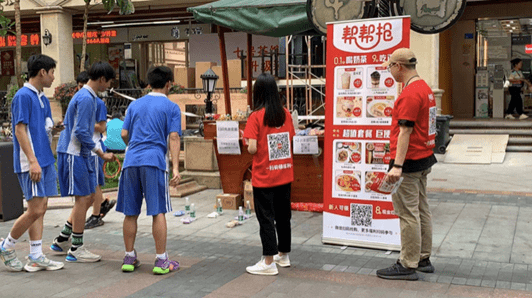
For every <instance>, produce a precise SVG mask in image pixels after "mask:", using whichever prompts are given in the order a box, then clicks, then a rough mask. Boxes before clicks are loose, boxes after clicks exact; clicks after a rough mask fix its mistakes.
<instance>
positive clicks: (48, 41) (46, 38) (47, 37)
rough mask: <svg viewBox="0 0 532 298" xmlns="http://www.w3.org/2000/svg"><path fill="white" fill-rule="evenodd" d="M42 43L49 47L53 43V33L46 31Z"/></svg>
mask: <svg viewBox="0 0 532 298" xmlns="http://www.w3.org/2000/svg"><path fill="white" fill-rule="evenodd" d="M42 43H44V45H45V46H49V45H50V44H51V43H52V33H50V31H48V29H44V35H43V36H42Z"/></svg>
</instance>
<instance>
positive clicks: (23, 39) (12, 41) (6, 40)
mask: <svg viewBox="0 0 532 298" xmlns="http://www.w3.org/2000/svg"><path fill="white" fill-rule="evenodd" d="M40 43H41V37H40V36H39V34H38V33H33V34H22V35H21V36H20V45H21V46H23V47H28V46H38V45H40ZM16 46H17V37H16V36H14V35H8V36H0V48H4V47H16Z"/></svg>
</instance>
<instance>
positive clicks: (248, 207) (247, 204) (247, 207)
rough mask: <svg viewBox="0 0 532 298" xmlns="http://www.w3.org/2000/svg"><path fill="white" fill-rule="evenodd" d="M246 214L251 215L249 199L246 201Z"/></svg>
mask: <svg viewBox="0 0 532 298" xmlns="http://www.w3.org/2000/svg"><path fill="white" fill-rule="evenodd" d="M246 215H248V216H249V215H251V204H250V203H249V200H248V201H246Z"/></svg>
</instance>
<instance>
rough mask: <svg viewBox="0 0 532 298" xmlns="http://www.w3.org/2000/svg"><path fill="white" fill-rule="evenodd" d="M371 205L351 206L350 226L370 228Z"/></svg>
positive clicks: (371, 220)
mask: <svg viewBox="0 0 532 298" xmlns="http://www.w3.org/2000/svg"><path fill="white" fill-rule="evenodd" d="M372 223H373V205H363V204H351V225H353V226H363V227H371V224H372Z"/></svg>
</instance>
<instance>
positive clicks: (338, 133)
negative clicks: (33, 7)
mask: <svg viewBox="0 0 532 298" xmlns="http://www.w3.org/2000/svg"><path fill="white" fill-rule="evenodd" d="M409 46H410V18H409V17H393V18H379V19H372V20H367V19H366V20H362V21H347V22H337V23H329V24H328V31H327V78H334V79H333V80H327V94H326V100H327V103H328V104H329V103H333V105H334V108H333V109H327V110H326V117H325V129H326V132H325V144H327V145H326V146H325V148H324V153H325V160H324V161H325V173H324V195H323V242H326V243H335V244H342V245H354V246H363V247H372V248H385V249H394V250H398V249H400V244H401V239H400V228H399V218H398V217H397V216H396V215H395V213H394V210H393V204H392V199H391V195H389V193H390V192H391V190H392V189H393V187H390V185H387V184H386V183H385V182H384V180H385V179H384V177H385V176H386V173H387V171H388V164H389V162H390V159H391V156H390V143H389V139H390V130H391V117H392V111H393V107H394V102H395V99H396V98H397V96H398V94H399V88H400V86H399V84H398V83H397V82H396V81H395V80H394V78H393V77H392V74H391V73H390V72H389V70H388V69H387V68H386V67H382V63H384V62H385V61H387V60H388V59H389V57H390V55H391V54H392V53H393V51H394V50H396V49H398V48H408V47H409Z"/></svg>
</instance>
